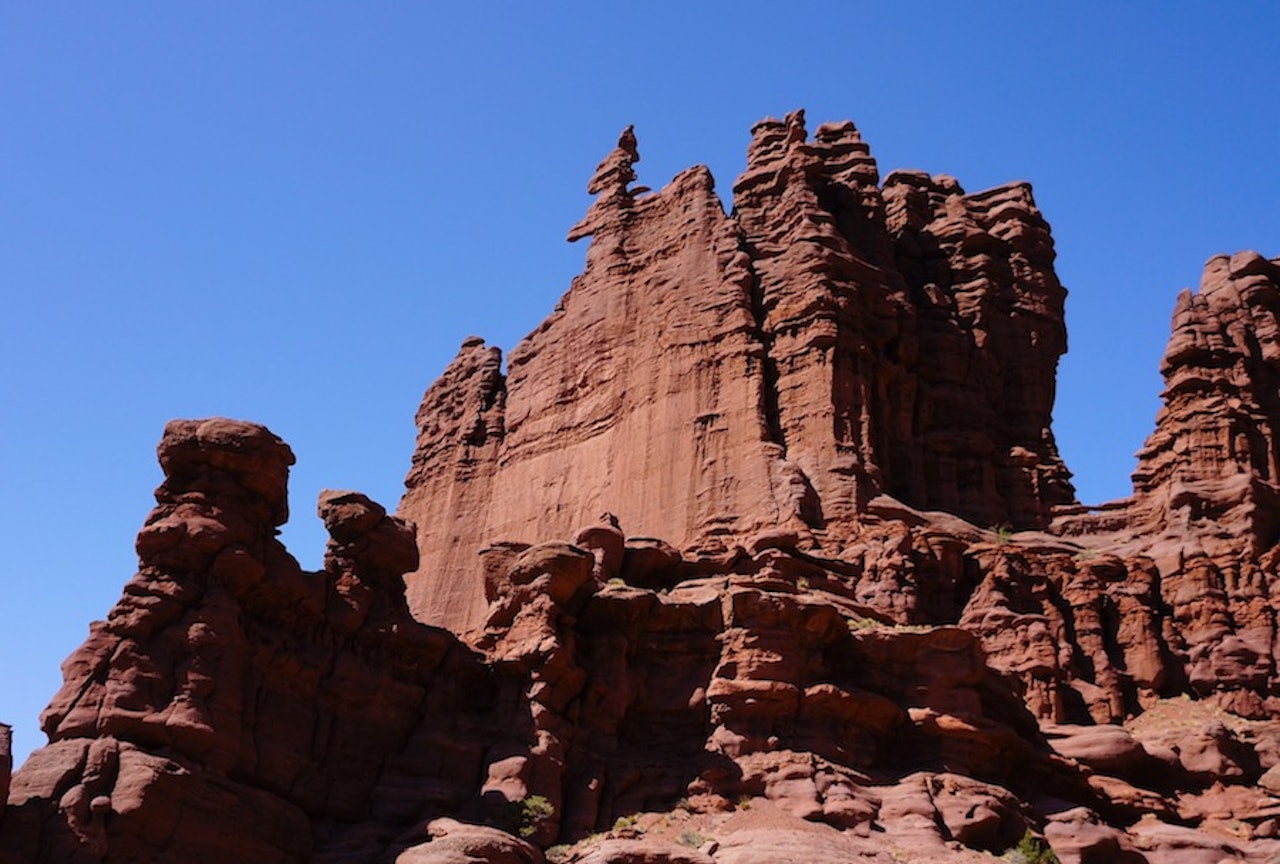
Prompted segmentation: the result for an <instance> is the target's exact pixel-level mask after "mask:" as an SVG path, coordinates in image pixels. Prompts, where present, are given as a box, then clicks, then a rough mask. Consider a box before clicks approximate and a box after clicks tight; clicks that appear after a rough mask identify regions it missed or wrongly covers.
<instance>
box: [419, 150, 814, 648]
mask: <svg viewBox="0 0 1280 864" xmlns="http://www.w3.org/2000/svg"><path fill="white" fill-rule="evenodd" d="M638 158H639V156H638V153H637V150H636V144H635V139H634V136H632V135H631V133H630V132H629V131H628V132H627V133H626V134H624V135H623V136H622V140H621V141H620V142H619V146H618V148H617V149H616V150H614V152H613V153H611V154H610V155H609V156H608V157H607V158H606V159H605V160H604V161H603V162H602V163H601V165H600V167H599V169H598V170H597V172H596V174H595V176H594V177H593V178H592V181H591V184H590V186H589V188H590V190H591V191H592V192H593V193H595V194H596V195H597V196H598V197H597V200H596V202H595V203H594V204H593V205H592V207H591V210H590V212H589V213H588V214H587V217H586V218H585V219H584V220H583V221H582V222H581V223H580V224H579V225H577V226H575V227H574V229H573V231H572V232H571V233H570V238H571V239H575V240H576V239H580V238H585V237H590V238H591V247H590V250H589V252H588V255H587V268H586V271H585V272H584V273H583V274H582V275H581V276H579V277H578V278H577V279H576V280H574V283H573V285H572V287H571V288H570V289H569V291H568V293H567V294H565V296H564V297H563V298H562V299H561V301H560V304H559V306H558V307H557V309H556V311H555V312H554V313H553V314H552V315H551V317H550V318H548V319H547V320H546V321H545V322H543V324H542V325H541V326H539V327H538V328H537V329H536V330H535V331H534V332H533V333H531V334H530V335H529V336H528V337H527V338H526V339H525V340H524V341H523V342H521V343H520V344H519V345H518V346H517V347H516V348H515V349H514V350H513V351H512V352H511V354H510V356H509V357H508V358H507V373H506V375H505V377H504V376H502V375H501V374H500V373H499V372H498V362H499V361H498V354H497V351H496V350H495V349H484V348H481V347H480V346H479V345H477V344H473V343H468V344H467V345H465V346H464V347H463V351H462V353H461V354H460V355H459V357H458V359H457V360H456V361H455V362H454V363H453V364H452V365H451V366H450V368H449V370H448V371H447V372H446V374H445V376H444V377H442V378H441V380H440V381H439V382H438V383H437V384H435V385H433V386H432V388H431V389H430V390H429V391H428V393H427V396H426V398H425V400H424V404H423V410H422V412H421V413H420V414H419V421H420V422H419V438H418V447H417V452H416V454H415V456H414V467H413V470H412V471H411V472H410V475H409V477H408V479H407V481H406V485H407V487H408V491H407V493H406V495H405V497H404V499H403V500H402V502H401V505H400V510H399V512H400V514H401V515H402V516H404V517H405V518H408V519H410V520H412V521H414V522H416V523H417V525H418V531H419V545H420V547H421V548H422V550H423V561H422V566H421V567H420V569H419V570H418V573H417V574H415V575H414V576H412V577H411V578H410V595H409V596H410V602H411V604H412V606H413V609H414V611H415V613H416V614H418V615H419V616H420V617H422V618H424V619H425V620H428V621H432V622H435V623H447V624H448V625H450V626H452V627H455V628H457V629H459V630H466V629H468V628H469V627H471V626H474V625H476V624H478V623H480V621H481V620H482V618H483V614H484V598H483V593H482V588H481V581H480V579H479V572H480V571H479V564H480V559H479V556H478V553H479V551H480V550H481V549H482V548H484V547H485V546H486V545H488V544H490V543H492V542H495V541H502V540H528V539H532V538H539V537H558V536H572V533H573V531H574V530H575V529H576V528H577V527H578V526H580V525H583V524H586V523H589V522H592V521H594V520H595V518H596V517H597V516H598V515H599V514H600V513H602V512H604V511H608V512H611V513H614V514H616V515H617V516H618V517H619V518H620V519H621V520H622V521H623V522H624V523H625V524H628V525H629V526H631V527H632V529H633V530H634V531H635V533H637V534H641V535H650V536H655V537H663V538H668V539H670V540H672V541H674V542H677V543H679V544H681V545H683V546H696V547H698V548H700V549H704V550H707V551H708V552H711V553H714V552H718V551H721V550H723V549H724V548H725V546H726V541H727V540H728V539H731V538H734V537H739V536H743V535H747V536H750V535H751V534H752V533H754V532H755V531H757V530H758V529H759V528H761V527H762V526H765V525H778V524H781V525H787V524H790V523H791V522H793V521H797V517H796V512H797V510H798V509H799V507H800V502H801V501H802V500H803V497H804V491H805V490H804V489H803V488H796V486H797V483H796V480H795V478H793V477H791V476H789V475H788V474H787V473H786V471H785V468H784V467H781V466H780V465H779V464H778V463H779V455H780V453H781V448H780V447H779V446H778V445H777V444H776V443H774V442H773V441H772V440H771V438H770V435H769V429H768V427H767V425H766V421H765V410H764V402H765V391H766V384H765V364H764V359H765V358H764V351H763V348H762V345H761V343H760V340H759V339H758V337H757V333H756V322H755V318H754V316H753V314H752V309H751V293H750V287H751V278H752V277H751V271H750V269H749V266H748V261H747V258H746V256H745V255H744V254H743V252H742V250H741V248H740V245H741V243H740V238H739V235H738V231H737V227H736V225H735V223H734V222H733V221H732V220H730V219H729V218H728V217H727V216H726V215H725V214H724V211H723V209H722V208H721V206H720V202H719V200H718V199H717V198H716V196H715V194H714V189H713V183H712V179H711V175H710V174H709V173H708V172H707V170H706V169H705V168H693V169H690V170H688V171H685V172H683V173H682V174H680V175H679V176H678V177H676V178H675V179H674V180H673V181H672V182H671V183H670V184H669V185H668V186H667V187H666V188H664V189H663V190H662V191H661V192H658V193H656V194H646V192H645V190H643V189H632V188H631V185H630V184H631V183H632V181H633V180H634V177H635V174H634V171H633V168H632V165H633V163H634V162H635V161H636V160H637V159H638Z"/></svg>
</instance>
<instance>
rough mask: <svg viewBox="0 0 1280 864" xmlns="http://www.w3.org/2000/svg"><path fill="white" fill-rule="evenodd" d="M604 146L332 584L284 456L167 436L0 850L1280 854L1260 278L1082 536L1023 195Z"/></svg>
mask: <svg viewBox="0 0 1280 864" xmlns="http://www.w3.org/2000/svg"><path fill="white" fill-rule="evenodd" d="M638 159H639V151H638V149H637V145H636V141H635V136H634V132H633V131H632V130H631V129H628V130H626V131H624V132H623V134H622V136H621V138H620V141H619V145H618V147H617V148H616V149H615V150H613V151H612V152H611V153H610V154H609V155H608V156H607V157H606V158H605V159H604V161H603V162H602V163H601V165H600V167H599V168H598V169H597V171H596V173H595V175H594V176H593V177H592V179H591V181H590V189H591V191H592V193H593V194H595V195H596V196H597V197H596V199H595V201H594V202H593V204H592V205H591V207H590V209H589V211H588V213H587V216H586V218H585V219H584V220H583V222H582V223H580V224H579V225H578V226H575V228H574V229H573V230H572V231H571V233H570V237H571V239H576V238H582V237H590V240H591V245H590V247H589V249H588V251H587V256H586V267H585V270H584V272H583V273H582V275H581V276H579V277H578V278H577V279H575V280H574V282H573V284H572V285H571V286H570V288H569V290H568V292H567V293H566V294H565V295H564V297H563V298H562V300H561V302H560V304H559V305H558V306H557V307H556V309H555V310H554V311H553V312H552V314H551V315H550V316H549V317H548V318H547V320H546V321H544V322H543V323H542V324H541V325H539V326H538V327H537V328H536V329H535V330H534V331H533V332H532V333H530V335H529V336H528V337H527V338H526V339H525V340H524V341H522V342H521V343H520V344H519V345H518V346H516V347H515V348H514V349H513V350H512V351H511V352H510V354H509V356H508V357H507V363H506V371H505V372H504V371H503V357H502V352H501V351H500V350H499V349H498V348H496V347H493V346H489V345H486V343H485V342H484V340H483V339H481V338H479V337H474V336H472V337H468V338H467V339H465V340H464V341H463V342H462V345H461V347H460V349H459V352H458V354H457V356H456V357H455V359H454V360H453V362H451V363H450V364H449V366H448V368H447V369H446V370H445V372H444V374H443V375H442V376H441V377H440V379H439V380H438V381H436V382H435V383H434V384H433V385H432V386H431V387H430V388H429V389H428V390H427V392H426V395H425V397H424V398H423V401H422V403H421V406H420V408H419V410H418V413H417V425H418V430H419V435H418V440H417V444H416V447H415V451H414V453H413V455H412V461H411V466H410V470H409V473H408V475H407V477H406V481H405V485H406V493H405V496H404V498H403V499H402V501H401V502H400V507H399V510H398V515H389V514H388V513H387V512H386V510H385V509H384V508H383V507H382V506H381V505H379V504H377V503H376V502H374V501H371V500H370V499H369V498H367V497H366V496H364V495H362V494H360V493H358V492H352V491H332V490H326V491H324V492H322V493H321V495H320V499H319V501H318V504H317V514H318V515H319V517H320V518H321V519H322V521H323V522H324V524H325V527H326V529H327V530H328V532H329V535H330V540H329V542H328V545H327V548H326V553H325V556H324V566H323V569H322V570H320V571H318V572H314V573H312V572H306V571H303V570H301V569H300V568H299V566H298V563H297V560H296V559H294V558H293V557H292V556H291V555H289V554H288V552H287V551H286V550H285V549H284V547H283V546H282V545H281V544H280V542H279V540H278V538H277V536H276V530H275V529H276V526H277V525H279V524H280V523H282V522H283V521H284V519H285V518H286V517H287V515H288V513H287V508H286V502H287V478H288V470H289V467H290V466H291V465H292V464H293V462H294V455H293V453H292V451H291V450H290V449H289V447H288V446H287V445H286V444H285V443H284V442H283V441H281V440H280V439H279V438H277V437H276V436H275V435H274V434H272V433H271V432H270V431H269V430H267V429H265V428H264V427H261V426H258V425H255V424H252V423H247V422H243V421H234V420H227V419H222V418H211V419H206V420H185V421H174V422H172V423H170V424H169V425H168V426H167V427H166V428H165V431H164V435H163V437H162V439H161V442H160V445H159V448H158V451H157V455H158V457H159V461H160V465H161V468H162V470H163V472H164V481H163V483H162V484H161V486H160V487H159V488H158V489H157V490H156V507H155V509H154V510H153V511H152V512H151V514H150V515H149V516H148V518H147V520H146V523H145V525H144V526H143V528H142V530H141V531H140V533H139V535H138V541H137V550H138V554H139V568H138V572H137V573H136V575H135V576H134V577H133V579H132V580H130V581H129V582H128V584H127V585H126V586H125V588H124V592H123V595H122V597H121V599H120V601H119V602H118V603H117V604H116V606H115V607H114V608H113V609H112V610H111V611H110V613H109V614H108V615H107V617H106V619H105V620H104V621H99V622H95V623H94V624H93V625H92V626H91V629H90V635H89V638H88V639H87V640H86V642H85V643H84V645H83V646H81V647H80V648H79V649H78V650H77V651H76V652H75V653H73V654H72V656H71V657H70V658H69V659H68V660H67V662H66V663H65V664H64V665H63V678H64V683H63V686H62V688H61V689H60V691H59V692H58V693H57V694H56V695H55V696H54V698H53V701H52V702H51V704H50V705H49V708H48V709H47V710H46V711H45V713H44V715H43V717H42V724H43V727H44V729H45V731H46V733H47V734H48V736H49V741H50V743H49V745H48V746H46V747H44V748H41V749H40V750H37V751H36V752H35V753H34V754H33V755H32V756H31V758H30V759H29V760H28V762H27V764H26V765H24V766H23V767H22V768H21V769H20V770H19V771H18V772H17V773H16V774H13V775H12V777H11V776H10V773H11V772H10V766H9V746H8V745H9V741H8V736H7V727H5V726H3V724H0V790H4V789H7V790H8V797H7V805H6V806H5V807H4V808H3V809H0V864H132V862H138V861H147V862H157V864H198V862H212V861H219V862H220V861H231V860H234V861H240V862H246V864H309V862H314V864H371V862H372V864H460V862H464V861H465V862H468V864H474V862H488V864H516V862H519V864H545V862H546V861H547V860H550V861H552V862H553V864H604V862H616V864H757V862H758V864H765V862H769V864H774V862H778V861H782V862H793V861H794V862H804V864H819V862H832V864H835V862H841V864H843V862H848V861H868V862H877V864H891V862H905V864H924V862H937V861H946V862H956V864H969V862H972V864H977V862H981V861H990V860H992V858H991V856H992V855H993V854H994V855H998V854H1001V853H1004V852H1006V850H1012V849H1013V847H1015V846H1020V847H1021V848H1022V849H1023V850H1024V851H1026V852H1028V853H1030V854H1038V853H1035V848H1036V847H1037V846H1038V845H1039V844H1042V843H1044V842H1048V843H1050V844H1051V845H1052V846H1053V849H1054V852H1055V854H1056V856H1057V857H1058V859H1059V860H1061V861H1062V862H1063V864H1102V862H1106V864H1111V862H1115V864H1142V862H1148V864H1182V862H1187V864H1198V862H1215V864H1217V862H1222V861H1229V862H1248V864H1263V862H1268V861H1272V860H1275V859H1276V858H1277V857H1278V856H1280V839H1277V838H1280V745H1278V744H1277V742H1278V741H1280V647H1277V646H1280V629H1278V627H1277V609H1278V608H1280V599H1278V597H1280V589H1278V588H1277V585H1278V584H1280V546H1277V544H1276V540H1277V533H1278V532H1280V512H1278V511H1277V507H1278V506H1280V491H1278V490H1280V485H1278V480H1277V470H1278V469H1277V465H1280V453H1277V449H1276V448H1277V442H1276V430H1277V425H1278V424H1280V396H1278V395H1277V394H1278V393H1280V389H1278V388H1280V378H1278V375H1280V366H1278V365H1277V364H1278V362H1280V349H1278V348H1277V337H1278V336H1280V324H1278V323H1277V314H1278V313H1280V261H1277V260H1275V259H1272V260H1268V259H1266V258H1264V257H1262V256H1260V255H1257V254H1256V253H1239V254H1237V255H1234V256H1231V257H1227V256H1220V257H1217V258H1214V259H1212V260H1211V261H1210V262H1209V263H1208V265H1207V266H1206V269H1205V276H1204V279H1203V281H1202V283H1201V287H1200V290H1199V291H1198V292H1196V293H1190V292H1185V293H1184V294H1183V295H1181V296H1180V297H1179V299H1178V302H1177V307H1176V309H1175V312H1174V321H1173V335H1172V338H1171V339H1170V342H1169V347H1168V350H1167V352H1166V357H1165V360H1164V363H1163V364H1162V372H1163V374H1164V376H1165V385H1166V386H1165V391H1164V394H1163V400H1164V406H1163V408H1162V409H1161V411H1160V413H1159V414H1158V416H1157V417H1156V422H1155V431H1154V432H1153V433H1152V435H1151V437H1150V438H1149V439H1148V441H1147V443H1146V445H1145V446H1144V448H1143V451H1142V452H1141V454H1140V462H1139V467H1138V470H1137V471H1136V472H1135V474H1134V494H1133V495H1132V496H1131V497H1129V498H1126V499H1123V500H1120V501H1116V502H1110V503H1108V504H1106V505H1103V506H1101V507H1095V508H1089V507H1084V506H1082V505H1080V504H1078V503H1077V502H1075V500H1074V493H1073V491H1072V488H1071V485H1070V482H1069V474H1068V472H1067V469H1066V467H1065V466H1064V465H1063V464H1062V460H1061V459H1060V458H1059V456H1058V454H1057V451H1056V447H1055V444H1054V440H1053V435H1052V431H1051V429H1050V427H1049V418H1050V412H1051V409H1052V405H1053V398H1054V371H1055V369H1056V364H1057V360H1058V358H1059V356H1061V354H1062V352H1063V351H1064V350H1065V347H1066V335H1065V329H1064V327H1063V320H1062V311H1063V298H1064V296H1065V291H1064V289H1063V288H1062V286H1061V285H1060V284H1059V282H1058V280H1057V277H1056V275H1055V274H1054V270H1053V258H1054V249H1053V241H1052V237H1051V235H1050V232H1049V227H1048V225H1047V223H1046V222H1045V221H1044V219H1043V218H1042V217H1041V215H1040V213H1039V211H1038V210H1037V209H1036V206H1035V203H1034V200H1033V198H1032V194H1031V189H1030V186H1028V185H1027V184H1025V183H1013V184H1009V185H1006V186H1001V187H998V188H995V189H990V190H985V191H982V192H977V193H972V194H969V193H966V192H965V191H964V190H963V189H962V187H961V186H960V184H959V183H958V182H957V181H956V180H955V179H954V178H951V177H948V176H945V175H929V174H925V173H922V172H918V171H895V172H891V173H889V174H888V175H887V176H886V177H885V178H884V179H883V181H882V180H881V179H880V176H879V170H878V168H877V166H876V163H875V161H874V159H873V158H872V156H871V153H870V151H869V149H868V148H867V146H866V144H865V143H864V142H863V141H862V140H861V137H860V136H859V134H858V132H857V130H856V128H855V127H854V126H853V124H852V123H848V122H845V123H831V124H824V125H822V126H820V127H819V128H818V130H817V132H816V133H815V134H814V135H813V136H812V137H810V136H809V135H808V134H807V132H806V129H805V124H804V116H803V113H802V112H796V113H793V114H791V115H788V116H787V117H786V118H784V119H783V120H774V119H769V120H765V121H762V122H761V123H759V124H757V125H756V126H755V127H754V128H753V130H752V137H751V141H750V144H749V147H748V156H747V166H746V169H745V170H744V172H743V173H742V175H741V176H740V177H739V178H738V180H737V182H736V183H735V184H734V201H733V208H732V212H731V213H730V214H726V213H725V211H724V208H723V206H722V205H721V202H720V201H719V200H718V199H717V198H716V196H715V194H714V181H713V179H712V178H711V175H710V173H709V172H708V171H707V170H706V169H705V168H700V167H699V168H692V169H689V170H687V171H684V172H682V173H681V174H679V175H678V176H677V177H676V178H674V179H673V180H672V181H671V183H669V184H668V185H667V186H666V187H665V188H663V189H662V190H660V191H659V192H657V193H652V194H643V192H644V191H646V190H642V189H640V188H638V187H635V186H634V185H633V184H634V182H635V179H636V178H635V173H634V170H633V166H634V164H635V162H636V161H637V160H638ZM435 625H444V626H435ZM1024 857H1026V856H1025V855H1024Z"/></svg>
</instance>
